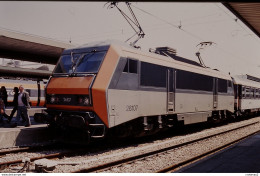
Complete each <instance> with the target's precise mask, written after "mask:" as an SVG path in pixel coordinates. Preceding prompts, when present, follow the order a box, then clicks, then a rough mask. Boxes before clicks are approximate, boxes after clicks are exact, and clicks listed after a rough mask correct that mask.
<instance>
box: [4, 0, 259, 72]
mask: <svg viewBox="0 0 260 176" xmlns="http://www.w3.org/2000/svg"><path fill="white" fill-rule="evenodd" d="M118 7H119V8H120V9H122V10H123V11H124V12H125V13H126V14H127V15H130V13H129V11H128V9H127V6H126V4H125V3H124V2H120V3H118ZM131 7H132V9H133V11H134V13H135V15H136V17H137V19H138V21H139V23H140V25H141V27H142V29H143V31H144V33H145V36H144V38H142V39H140V40H139V41H138V42H137V44H136V45H138V46H140V47H141V49H142V50H144V51H147V52H148V50H149V48H153V49H154V48H155V47H161V46H168V47H171V48H174V49H176V50H177V55H178V56H181V57H185V58H188V59H191V60H195V61H198V59H197V57H196V55H195V53H196V52H197V51H199V48H200V47H199V46H197V45H198V44H199V43H201V42H208V41H211V42H213V44H212V45H210V46H205V47H204V48H203V49H201V50H200V53H201V57H202V59H203V61H204V63H205V65H206V66H208V67H210V68H212V69H218V70H220V71H222V72H224V73H229V72H230V73H231V75H236V74H249V75H252V76H256V77H260V71H259V69H260V49H259V48H260V39H259V38H258V37H257V36H256V35H255V34H254V33H253V32H252V31H251V30H250V29H249V28H248V27H247V26H245V25H244V24H243V23H242V22H241V21H240V20H239V19H237V18H236V17H235V16H234V15H233V14H232V13H231V12H230V11H229V10H228V9H226V8H225V7H224V6H223V5H222V4H221V3H213V2H203V3H202V2H201V3H200V2H196V3H191V2H185V3H184V2H183V3H180V2H179V3H177V2H132V3H131ZM0 28H2V29H7V30H11V31H16V32H20V33H25V34H30V35H37V36H41V37H45V38H49V39H53V40H57V41H64V42H71V43H72V44H75V45H82V44H85V43H89V42H94V41H102V40H107V39H112V40H119V41H123V42H124V41H126V40H127V39H128V38H130V37H131V36H133V35H134V30H133V29H132V28H131V26H130V25H129V24H128V23H127V22H126V20H125V19H124V18H123V16H122V15H121V14H120V12H119V11H118V10H117V9H116V8H109V3H107V2H105V1H104V2H93V1H92V2H68V1H66V2H65V1H64V2H57V1H56V2H50V1H42V2H39V1H27V2H25V1H22V2H19V1H16V2H14V1H1V2H0ZM134 39H135V38H133V40H131V41H132V42H133V41H134Z"/></svg>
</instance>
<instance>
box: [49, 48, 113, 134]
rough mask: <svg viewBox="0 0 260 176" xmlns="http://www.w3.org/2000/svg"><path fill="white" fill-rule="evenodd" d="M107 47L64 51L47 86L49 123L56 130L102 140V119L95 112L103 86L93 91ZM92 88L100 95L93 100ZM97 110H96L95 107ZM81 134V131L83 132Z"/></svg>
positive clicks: (103, 126)
mask: <svg viewBox="0 0 260 176" xmlns="http://www.w3.org/2000/svg"><path fill="white" fill-rule="evenodd" d="M107 51H108V46H105V47H85V46H84V47H82V48H76V49H68V50H65V51H64V52H63V53H62V55H61V57H60V59H59V61H58V63H57V65H56V67H55V69H54V71H53V74H52V76H51V77H50V79H49V82H48V84H47V86H46V108H47V113H48V123H49V124H50V125H51V126H52V125H53V126H54V125H55V127H56V128H58V129H66V131H69V130H68V129H73V130H79V131H80V132H81V134H87V138H88V139H89V138H90V137H91V138H102V137H104V133H105V128H106V126H105V123H104V120H103V119H101V118H100V116H102V113H101V114H99V115H98V114H97V113H96V112H95V109H94V102H95V101H96V103H97V104H100V103H99V101H100V100H99V99H101V97H100V94H101V96H102V94H103V93H104V90H102V86H98V85H97V86H96V88H93V85H94V82H95V80H96V79H97V75H98V73H99V70H100V68H101V65H102V63H103V61H104V58H105V56H106V53H107ZM93 89H95V91H96V92H98V93H99V95H97V96H95V97H93V96H92V95H93V92H94V91H93ZM96 108H97V109H98V108H99V107H96ZM82 131H84V132H83V133H82Z"/></svg>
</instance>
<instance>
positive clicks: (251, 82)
mask: <svg viewBox="0 0 260 176" xmlns="http://www.w3.org/2000/svg"><path fill="white" fill-rule="evenodd" d="M232 77H233V81H234V83H235V84H241V85H244V86H250V87H256V88H260V79H259V78H256V77H253V76H250V75H234V76H232ZM254 78H256V79H254Z"/></svg>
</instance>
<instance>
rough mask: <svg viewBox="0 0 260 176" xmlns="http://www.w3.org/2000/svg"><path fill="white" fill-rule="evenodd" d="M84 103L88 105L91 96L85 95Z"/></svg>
mask: <svg viewBox="0 0 260 176" xmlns="http://www.w3.org/2000/svg"><path fill="white" fill-rule="evenodd" d="M83 104H84V105H86V106H88V105H89V98H88V97H85V98H84V99H83Z"/></svg>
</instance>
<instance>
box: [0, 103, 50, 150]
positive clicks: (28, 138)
mask: <svg viewBox="0 0 260 176" xmlns="http://www.w3.org/2000/svg"><path fill="white" fill-rule="evenodd" d="M43 110H44V108H42V107H37V108H31V109H29V111H28V112H29V116H30V120H31V126H30V127H25V126H24V125H25V123H24V122H22V118H21V119H20V120H21V121H20V122H19V123H18V124H17V127H15V128H12V127H11V124H13V123H14V122H15V120H16V118H15V117H16V114H15V115H14V117H13V119H12V121H11V122H10V123H8V121H7V119H6V118H3V122H1V123H0V149H1V148H11V147H17V146H28V145H32V144H35V145H37V144H38V143H42V142H47V141H48V140H50V139H49V136H50V135H48V130H47V124H44V123H38V122H35V121H34V118H33V115H34V114H35V113H41V112H43ZM11 111H12V109H11V108H9V109H8V108H7V109H6V114H7V115H9V114H10V112H11Z"/></svg>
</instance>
